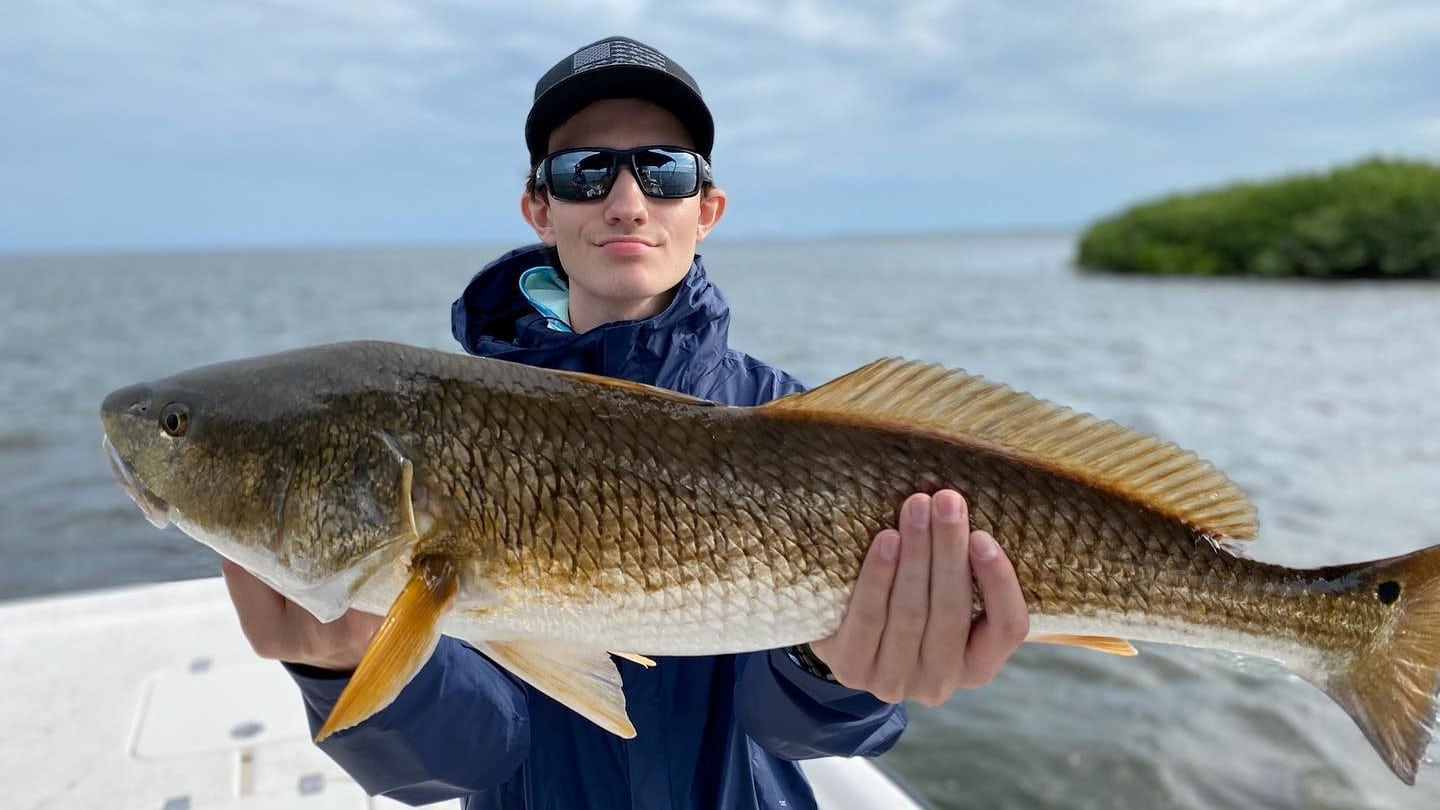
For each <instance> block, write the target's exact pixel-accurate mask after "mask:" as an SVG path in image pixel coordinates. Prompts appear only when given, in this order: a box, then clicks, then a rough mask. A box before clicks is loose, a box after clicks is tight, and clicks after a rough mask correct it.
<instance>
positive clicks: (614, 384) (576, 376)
mask: <svg viewBox="0 0 1440 810" xmlns="http://www.w3.org/2000/svg"><path fill="white" fill-rule="evenodd" d="M548 373H550V374H554V375H555V376H557V377H569V378H570V379H572V380H578V381H580V382H583V383H586V384H589V385H599V386H604V387H607V388H617V389H619V390H621V391H635V392H637V393H641V394H648V395H650V396H653V397H658V398H659V399H668V400H670V401H671V402H678V403H680V404H682V405H711V406H718V403H715V402H711V401H710V400H708V399H701V398H699V397H692V396H690V395H689V394H682V393H680V392H679V391H671V390H670V389H668V388H659V387H657V386H654V385H646V384H645V383H637V382H631V381H630V380H622V379H619V378H617V377H604V376H601V375H599V374H590V373H588V372H584V371H561V370H558V369H550V370H549V372H548Z"/></svg>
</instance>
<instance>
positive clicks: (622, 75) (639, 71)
mask: <svg viewBox="0 0 1440 810" xmlns="http://www.w3.org/2000/svg"><path fill="white" fill-rule="evenodd" d="M604 98H643V99H645V100H646V101H651V102H654V103H656V104H658V105H660V106H661V107H664V108H665V109H667V110H669V111H670V112H672V113H674V115H675V117H676V118H679V119H680V123H682V124H684V125H685V128H686V129H687V130H689V131H690V137H692V138H694V139H695V151H697V152H699V153H700V154H702V155H704V156H705V159H706V160H709V159H710V150H711V149H712V148H713V147H714V146H715V119H714V118H712V117H711V116H710V108H709V107H707V106H705V100H704V99H703V98H701V97H700V85H698V84H696V83H695V79H693V78H691V76H690V74H689V73H687V72H685V69H684V68H682V67H680V66H679V65H677V64H675V62H674V61H673V60H672V59H670V57H668V56H666V55H665V54H663V53H660V52H659V51H657V50H655V49H654V48H652V47H650V46H649V45H646V44H644V43H643V42H636V41H635V40H633V39H630V38H629V37H606V38H605V39H602V40H599V41H597V42H592V43H590V44H589V45H586V46H585V47H583V48H581V49H580V50H578V51H576V52H574V53H572V54H570V55H569V56H567V57H565V58H564V59H561V60H560V61H559V62H558V63H556V65H555V67H552V68H550V70H549V71H547V72H546V73H545V75H544V76H541V77H540V81H538V82H536V83H535V103H534V104H532V105H531V106H530V115H528V116H527V117H526V118H525V146H526V147H528V148H529V149H530V162H531V163H532V164H533V163H539V162H540V159H541V158H543V157H544V156H545V147H546V144H547V143H548V142H549V140H550V133H551V132H554V131H555V128H556V127H558V126H560V125H561V124H563V123H565V122H566V121H567V120H568V119H569V118H570V116H572V115H574V114H575V113H577V112H580V110H582V109H584V108H585V107H586V106H587V105H589V104H590V103H591V102H594V101H599V100H600V99H604Z"/></svg>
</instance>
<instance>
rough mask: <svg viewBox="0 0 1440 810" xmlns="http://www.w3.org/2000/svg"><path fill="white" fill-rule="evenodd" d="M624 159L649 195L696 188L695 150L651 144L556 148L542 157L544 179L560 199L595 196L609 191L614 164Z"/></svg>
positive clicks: (689, 191)
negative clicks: (623, 147) (620, 149)
mask: <svg viewBox="0 0 1440 810" xmlns="http://www.w3.org/2000/svg"><path fill="white" fill-rule="evenodd" d="M626 160H628V161H630V167H631V168H633V169H634V170H635V182H637V183H639V184H640V190H641V191H643V192H645V194H647V195H649V196H651V197H689V196H692V195H694V194H695V193H696V192H698V191H699V190H700V180H701V172H702V169H701V165H700V158H699V157H698V156H697V155H695V153H693V152H687V151H684V150H681V149H669V148H665V147H654V146H650V147H641V148H639V149H634V150H630V151H626V152H617V151H615V150H611V149H571V150H569V151H566V152H557V153H555V154H553V155H550V156H549V157H547V158H546V159H545V171H544V179H545V183H546V185H548V186H549V189H550V193H551V194H553V195H554V196H555V197H558V198H559V199H562V200H571V201H581V200H598V199H600V198H601V197H604V196H605V195H606V194H609V193H610V187H611V186H613V185H614V184H615V172H616V170H617V167H618V166H619V165H621V162H622V161H626Z"/></svg>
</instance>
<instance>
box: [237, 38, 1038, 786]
mask: <svg viewBox="0 0 1440 810" xmlns="http://www.w3.org/2000/svg"><path fill="white" fill-rule="evenodd" d="M525 136H526V143H527V146H528V147H529V152H530V159H531V165H532V171H531V174H530V177H529V179H528V181H527V187H526V190H525V192H524V194H523V195H522V197H521V201H520V207H521V210H522V213H523V215H524V217H525V219H526V221H527V222H528V223H529V224H530V225H531V226H532V227H533V228H534V230H535V233H536V235H537V236H538V237H539V239H540V242H541V244H540V245H535V246H531V247H526V248H521V249H518V250H515V251H511V252H510V253H507V254H506V255H504V256H502V257H500V258H499V259H497V260H496V261H495V262H493V263H491V264H490V265H489V266H487V267H486V268H485V269H484V270H482V271H481V272H480V273H479V274H478V275H477V276H476V277H475V278H474V279H473V280H472V281H471V283H470V284H469V286H468V287H467V288H466V289H465V291H464V293H463V294H462V296H461V297H460V298H459V299H458V300H457V301H456V302H455V304H454V309H453V325H454V332H455V336H456V338H457V339H458V340H459V341H460V343H461V344H462V346H464V348H465V349H466V351H468V352H470V353H472V354H476V355H481V356H488V357H496V358H500V359H504V360H510V361H514V362H520V363H525V364H529V365H535V366H541V367H547V368H555V369H564V370H570V371H581V372H588V373H591V374H598V375H604V376H606V377H613V378H618V379H624V380H629V381H632V382H639V383H645V384H649V385H655V386H659V387H662V388H668V389H672V390H675V391H679V392H681V393H686V394H691V395H694V396H698V397H701V398H704V399H708V400H713V401H717V402H721V403H725V404H730V405H758V404H760V403H762V402H766V401H768V400H771V399H774V398H776V397H780V396H784V395H787V394H791V393H795V392H798V391H800V390H802V386H801V385H800V384H799V383H798V382H797V381H796V380H794V379H793V378H792V377H790V376H789V375H787V374H785V373H784V372H782V371H780V370H778V369H775V368H772V367H770V366H768V365H765V364H764V363H762V362H760V361H758V360H756V359H755V358H752V357H749V356H747V355H745V354H742V353H740V352H738V351H736V350H734V349H731V348H729V347H728V345H727V343H726V330H727V324H728V319H729V314H728V309H727V305H726V303H725V301H724V299H723V298H722V297H721V295H720V293H719V291H718V290H717V289H716V288H715V287H714V286H713V285H712V284H711V283H710V282H709V280H708V279H707V277H706V274H705V270H704V267H703V265H702V264H701V261H700V258H699V257H698V256H697V255H695V252H694V250H695V246H696V243H697V242H699V241H701V240H703V239H704V238H705V236H706V235H707V234H708V233H709V232H710V231H711V230H712V229H713V228H714V227H715V226H716V225H717V224H718V223H719V221H720V219H721V217H722V216H723V214H724V212H725V206H726V197H725V193H724V191H722V190H721V189H720V188H719V187H718V186H716V185H715V183H714V179H713V177H712V174H711V169H710V164H709V159H710V153H711V149H712V146H713V142H714V124H713V121H712V118H711V115H710V112H709V109H708V108H707V107H706V105H705V102H704V101H703V99H702V98H701V95H700V91H699V88H698V86H697V85H696V83H695V81H694V80H693V79H692V78H691V77H690V75H689V74H688V73H686V72H685V71H684V70H683V69H682V68H681V67H680V66H679V65H677V64H675V63H674V62H673V61H671V60H670V59H668V58H667V57H666V56H664V55H663V54H661V53H659V52H657V51H655V50H654V49H652V48H649V47H648V46H645V45H643V44H641V43H638V42H635V41H633V40H629V39H626V38H623V37H611V38H607V39H604V40H601V41H599V42H596V43H592V44H591V45H588V46H586V47H584V48H582V49H580V50H578V51H576V52H575V53H574V54H571V55H570V56H567V57H566V58H565V59H564V60H562V61H561V62H560V63H558V64H556V65H555V67H554V68H552V69H551V70H550V71H549V72H547V73H546V74H545V75H544V76H543V77H542V78H541V79H540V81H539V82H538V83H537V86H536V93H535V102H534V106H533V107H532V109H531V111H530V114H529V117H528V119H527V121H526V127H525ZM897 507H899V514H898V520H897V525H898V530H896V529H887V530H884V531H881V532H879V533H878V534H877V535H876V536H875V538H874V540H873V542H872V544H871V546H870V550H869V553H868V555H867V557H866V559H865V562H864V565H863V568H862V569H861V574H860V578H859V580H858V582H857V584H856V586H855V590H854V593H853V595H852V597H851V601H850V603H849V608H848V610H847V612H846V614H845V618H844V620H843V621H842V623H841V625H840V628H839V630H838V631H837V632H836V633H835V634H834V635H833V636H831V637H829V638H826V639H823V640H817V641H815V642H814V643H812V644H809V645H801V646H799V647H794V648H789V649H782V650H770V651H764V652H755V653H745V654H739V655H723V656H693V657H665V658H659V659H658V660H657V661H656V662H655V664H656V665H655V666H653V667H646V666H644V665H643V664H642V663H637V662H636V661H634V660H631V659H627V660H621V661H618V662H617V663H618V665H619V667H620V671H621V674H622V676H623V684H624V695H625V704H626V709H627V710H628V714H629V717H630V719H631V720H632V721H633V723H634V733H635V736H634V737H633V738H632V739H622V738H620V737H618V736H616V735H614V734H610V733H608V732H606V731H604V730H602V729H600V728H599V727H597V726H595V725H594V724H592V723H591V722H590V721H589V720H587V719H585V718H584V717H581V716H580V715H578V714H575V713H574V712H572V711H571V710H570V709H568V708H566V707H565V706H564V705H562V704H560V703H558V702H556V701H554V700H552V699H551V698H550V697H548V696H546V695H545V694H543V693H541V692H540V691H537V690H535V689H533V688H531V687H530V686H529V685H527V684H526V683H524V682H523V681H521V680H519V679H516V678H514V677H512V676H511V675H509V674H508V673H506V672H505V671H504V670H502V669H501V668H500V667H497V666H496V665H495V664H493V663H492V662H491V661H490V660H488V659H487V658H485V657H484V656H482V655H481V654H480V653H478V652H476V651H475V650H474V649H473V648H471V647H469V646H467V645H466V644H464V643H463V642H461V641H458V640H456V639H453V638H450V637H444V638H442V639H441V641H440V643H439V645H438V647H437V648H436V649H435V652H434V654H433V655H432V656H431V658H430V659H429V662H428V663H426V664H425V666H424V667H423V668H422V669H421V670H420V672H419V673H418V674H417V675H416V676H415V677H414V678H413V679H412V680H411V681H410V682H409V683H408V684H407V685H405V686H404V688H403V690H401V691H400V693H399V694H398V695H397V696H396V697H395V699H394V702H393V703H391V704H390V705H389V706H388V707H387V708H385V709H384V710H382V711H381V712H379V713H378V714H376V715H374V716H373V717H371V718H369V719H368V720H365V721H363V722H361V723H360V724H359V725H357V726H355V727H353V728H350V729H347V730H345V731H340V732H338V733H336V734H334V736H331V737H329V738H328V739H327V740H325V741H324V742H323V743H322V748H324V749H325V750H326V751H327V753H328V754H330V756H332V757H333V758H334V759H335V760H336V761H337V762H338V763H340V764H341V766H342V767H344V768H345V769H346V770H347V771H348V772H349V773H351V774H352V775H353V776H354V777H355V778H356V780H357V781H359V782H360V783H361V784H362V785H363V786H364V787H365V788H366V789H367V790H368V791H370V792H371V793H383V794H386V795H389V796H392V797H394V798H397V799H401V800H403V801H407V802H411V803H421V802H431V801H439V800H442V799H445V798H449V797H454V796H465V797H466V806H467V807H468V808H471V810H476V809H477V808H501V807H505V808H513V807H532V808H535V807H582V806H584V807H610V806H615V807H632V806H633V807H692V806H693V807H702V806H703V807H712V806H719V807H746V808H748V807H779V806H785V807H812V806H814V799H813V797H812V795H811V793H810V790H809V787H808V786H807V785H806V783H805V780H804V776H803V775H802V773H801V771H800V769H799V767H798V766H797V765H796V764H795V762H794V760H798V759H804V758H810V757H819V756H854V755H870V756H873V755H877V754H880V753H882V752H883V751H885V750H887V749H888V748H889V747H890V746H891V745H893V744H894V742H895V740H896V739H897V738H898V737H899V735H900V733H901V731H902V730H903V729H904V727H905V722H906V718H905V710H904V707H903V705H901V703H902V701H904V700H907V699H910V700H917V701H920V702H922V703H924V704H926V705H932V706H933V705H939V704H941V703H943V702H944V701H945V700H946V699H947V698H948V697H949V696H950V695H951V694H952V693H953V692H954V691H955V690H956V689H962V688H975V687H979V686H982V685H984V684H985V683H988V682H989V681H990V679H991V678H993V677H994V675H995V673H996V672H997V671H998V670H999V668H1000V666H1001V665H1002V664H1003V663H1004V661H1005V660H1006V659H1007V658H1008V657H1009V656H1010V654H1011V653H1012V652H1013V651H1014V650H1015V648H1016V647H1017V646H1018V645H1019V644H1020V642H1021V641H1022V640H1023V639H1024V638H1025V636H1026V633H1027V632H1028V620H1027V614H1026V607H1025V603H1024V599H1023V597H1022V595H1021V590H1020V586H1019V584H1018V582H1017V579H1016V575H1015V572H1014V570H1013V568H1012V567H1011V565H1010V563H1009V561H1008V560H1007V558H1006V556H1005V554H1004V553H1003V552H1002V551H1001V549H1000V547H999V546H998V545H997V544H996V542H995V539H994V538H993V537H991V536H990V535H989V534H987V533H985V532H983V531H971V530H970V521H969V517H968V514H967V508H966V504H965V501H964V500H963V499H962V498H961V497H960V496H959V494H958V493H956V492H954V491H949V490H947V491H941V492H938V493H935V494H934V495H933V497H932V496H927V495H925V494H916V495H914V496H912V497H910V498H909V499H907V500H906V501H905V502H904V503H903V504H897ZM773 508H777V509H778V508H784V505H783V504H774V505H773ZM224 573H225V577H226V580H227V583H228V584H229V587H230V593H231V597H232V599H233V601H234V603H235V607H236V610H237V613H238V614H239V617H240V621H241V625H242V627H243V628H244V630H245V633H246V635H247V637H248V638H249V640H250V642H251V644H252V645H253V646H254V648H255V650H256V652H257V653H259V654H260V655H262V656H264V657H268V658H276V659H280V660H282V661H285V662H287V667H288V668H289V670H290V671H291V673H292V674H293V675H294V677H295V679H296V681H297V682H298V683H299V684H300V686H301V690H302V693H303V695H304V699H305V703H306V706H307V709H308V711H309V713H310V717H311V721H312V724H313V725H314V726H315V727H317V728H318V726H319V723H320V722H322V721H323V720H324V719H325V718H326V716H327V715H328V714H330V711H331V709H332V707H333V706H334V705H335V703H336V701H337V699H338V698H339V695H340V693H341V691H342V690H343V689H344V687H345V686H346V684H347V682H348V681H349V677H350V673H352V672H353V671H354V670H355V667H356V666H357V664H358V663H359V661H360V659H361V656H362V654H363V653H364V652H365V650H366V648H367V646H368V645H369V644H370V641H371V639H372V637H373V636H374V634H375V632H376V629H377V628H378V627H379V625H380V619H379V618H378V617H376V616H373V615H370V614H366V613H360V612H357V611H354V610H352V611H350V612H348V613H346V614H345V615H344V616H343V617H342V618H340V619H338V620H336V621H334V622H331V623H329V624H321V623H319V622H318V621H316V620H315V619H314V618H313V617H312V616H311V615H310V614H309V613H308V612H306V611H305V610H302V609H299V608H297V607H296V606H295V605H294V604H292V603H290V602H289V601H287V600H286V599H285V598H284V597H282V596H280V595H279V594H278V593H276V592H275V591H273V590H271V589H270V588H269V587H267V586H266V585H264V584H263V583H261V582H260V581H259V580H257V579H255V578H254V577H252V576H251V575H249V574H247V573H246V572H245V571H244V570H242V569H240V568H239V567H238V566H235V565H234V564H232V563H229V562H227V563H225V564H224ZM972 578H973V581H974V582H978V583H979V586H980V587H981V589H982V590H983V591H984V594H985V604H986V611H985V613H984V614H983V615H982V616H981V617H979V618H977V619H974V620H973V621H972V616H971V605H972V599H971V589H972V587H973V586H972ZM636 652H639V653H643V652H645V651H644V650H637V651H636ZM637 658H638V656H637Z"/></svg>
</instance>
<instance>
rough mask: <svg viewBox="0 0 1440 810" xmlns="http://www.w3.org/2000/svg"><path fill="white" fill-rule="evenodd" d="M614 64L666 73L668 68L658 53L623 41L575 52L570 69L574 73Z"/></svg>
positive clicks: (598, 43) (610, 42)
mask: <svg viewBox="0 0 1440 810" xmlns="http://www.w3.org/2000/svg"><path fill="white" fill-rule="evenodd" d="M615 64H621V65H642V66H644V67H650V68H655V69H656V70H663V71H665V72H667V73H668V72H669V67H670V66H669V62H668V61H667V60H666V59H665V56H664V55H663V54H661V53H660V52H659V51H657V50H654V49H653V48H647V47H645V46H644V45H641V44H640V43H638V42H626V41H624V40H611V41H609V42H597V43H595V44H594V45H591V46H590V47H588V48H585V49H583V50H579V51H576V52H575V56H574V57H572V58H571V62H570V66H571V69H572V70H573V71H574V72H576V73H579V72H581V71H583V70H590V69H591V68H597V67H605V66H607V65H615Z"/></svg>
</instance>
